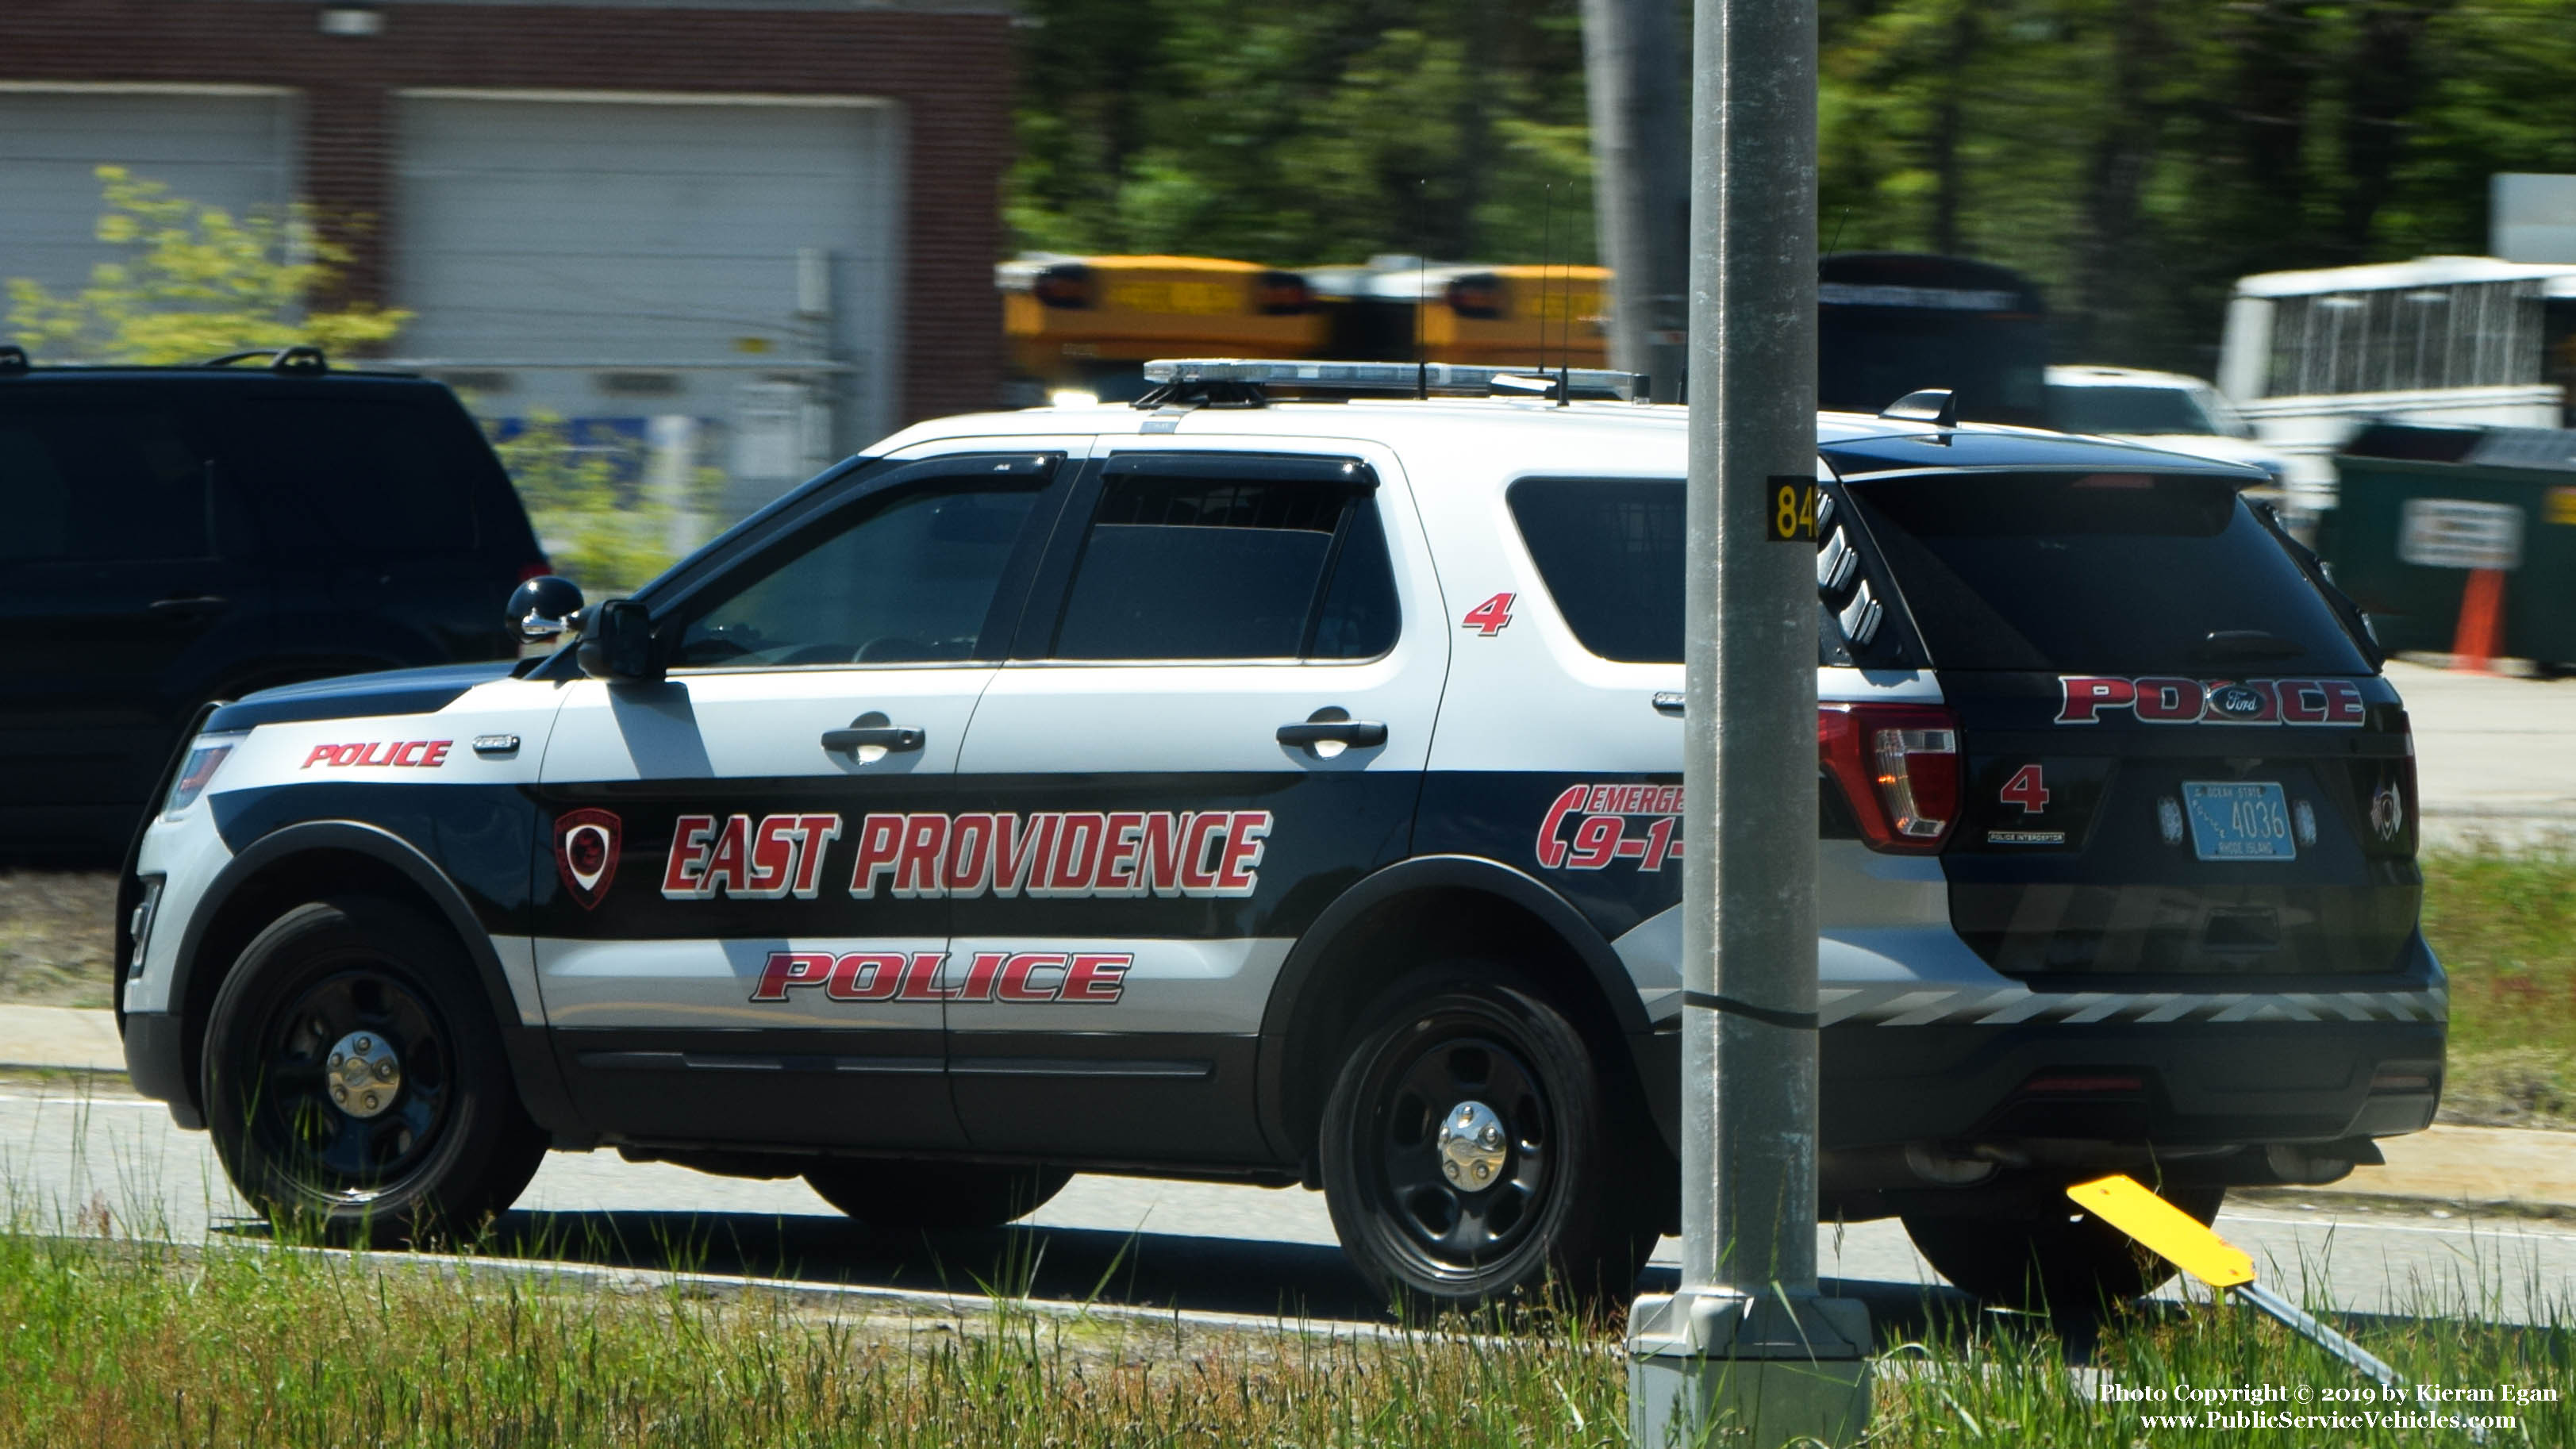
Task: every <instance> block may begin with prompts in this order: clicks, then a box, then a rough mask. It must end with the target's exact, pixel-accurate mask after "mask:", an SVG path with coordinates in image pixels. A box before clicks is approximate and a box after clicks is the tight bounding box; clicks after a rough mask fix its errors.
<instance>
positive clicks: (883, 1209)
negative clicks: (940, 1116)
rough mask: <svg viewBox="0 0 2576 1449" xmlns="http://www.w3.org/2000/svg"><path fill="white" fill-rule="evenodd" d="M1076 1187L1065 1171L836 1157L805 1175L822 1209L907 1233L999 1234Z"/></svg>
mask: <svg viewBox="0 0 2576 1449" xmlns="http://www.w3.org/2000/svg"><path fill="white" fill-rule="evenodd" d="M1072 1180H1073V1173H1072V1172H1071V1171H1069V1170H1068V1169H1065V1168H1061V1167H1000V1166H994V1165H992V1164H989V1163H981V1162H921V1161H907V1160H904V1159H899V1158H884V1157H834V1158H828V1159H826V1160H824V1161H822V1162H820V1163H817V1164H815V1165H814V1166H812V1167H809V1168H807V1169H806V1170H805V1181H806V1182H807V1184H809V1185H810V1186H812V1187H813V1189H814V1191H815V1192H816V1193H817V1194H819V1195H820V1196H821V1197H822V1199H823V1201H825V1202H827V1203H830V1204H831V1205H832V1206H834V1207H836V1208H839V1209H840V1210H841V1211H843V1212H845V1213H848V1214H849V1215H850V1216H851V1217H854V1218H857V1219H858V1220H859V1221H860V1222H863V1223H865V1224H867V1225H868V1226H869V1227H872V1228H886V1229H892V1230H896V1231H908V1232H947V1231H967V1230H971V1229H977V1228H998V1227H1000V1226H1001V1225H1002V1224H1004V1223H1008V1222H1015V1221H1017V1220H1018V1219H1021V1218H1024V1217H1027V1216H1028V1215H1029V1214H1031V1213H1033V1212H1036V1211H1037V1210H1038V1209H1039V1208H1041V1207H1044V1206H1046V1203H1047V1199H1049V1198H1052V1197H1054V1196H1055V1195H1056V1194H1057V1193H1059V1192H1062V1191H1064V1185H1065V1184H1066V1183H1068V1182H1070V1181H1072Z"/></svg>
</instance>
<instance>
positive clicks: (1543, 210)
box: [1538, 181, 1556, 377]
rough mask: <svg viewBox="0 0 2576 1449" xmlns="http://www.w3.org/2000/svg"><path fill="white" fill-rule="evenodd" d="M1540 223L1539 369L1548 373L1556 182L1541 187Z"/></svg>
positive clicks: (1541, 373)
mask: <svg viewBox="0 0 2576 1449" xmlns="http://www.w3.org/2000/svg"><path fill="white" fill-rule="evenodd" d="M1538 194H1539V207H1538V215H1539V223H1538V370H1539V375H1540V376H1541V377H1544V376H1546V375H1547V259H1548V258H1549V257H1550V256H1553V255H1554V254H1555V252H1556V183H1555V182H1553V181H1551V182H1548V183H1547V184H1546V185H1544V186H1541V187H1540V188H1539V193H1538Z"/></svg>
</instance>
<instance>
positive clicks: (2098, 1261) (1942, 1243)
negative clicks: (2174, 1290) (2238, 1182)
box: [1905, 1187, 2227, 1313]
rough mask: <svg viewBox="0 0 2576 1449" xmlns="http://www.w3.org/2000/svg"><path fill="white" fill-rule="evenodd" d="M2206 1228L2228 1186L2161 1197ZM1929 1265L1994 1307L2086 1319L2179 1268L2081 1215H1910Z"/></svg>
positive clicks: (1908, 1222) (1909, 1229)
mask: <svg viewBox="0 0 2576 1449" xmlns="http://www.w3.org/2000/svg"><path fill="white" fill-rule="evenodd" d="M2158 1195H2159V1196H2161V1197H2163V1198H2164V1200H2165V1201H2167V1202H2169V1203H2172V1204H2173V1205H2174V1206H2175V1207H2178V1208H2181V1209H2182V1210H2183V1211H2184V1212H2187V1213H2189V1214H2191V1215H2192V1216H2193V1217H2194V1218H2197V1219H2198V1220H2200V1221H2201V1222H2203V1223H2207V1222H2210V1221H2211V1220H2213V1219H2215V1218H2216V1217H2217V1216H2218V1209H2219V1205H2220V1204H2221V1203H2222V1202H2224V1201H2225V1200H2226V1197H2227V1189H2226V1188H2224V1187H2168V1188H2165V1189H2163V1190H2162V1191H2161V1192H2160V1193H2159V1194H2158ZM1905 1232H1906V1235H1907V1236H1908V1237H1911V1238H1912V1239H1914V1246H1915V1247H1916V1248H1917V1249H1919V1250H1920V1251H1921V1252H1922V1254H1923V1257H1924V1259H1925V1260H1926V1261H1928V1262H1930V1263H1931V1265H1932V1266H1933V1267H1934V1268H1937V1269H1939V1270H1940V1273H1941V1276H1942V1277H1944V1278H1947V1279H1949V1280H1950V1281H1951V1282H1952V1283H1953V1284H1955V1285H1957V1286H1958V1287H1959V1288H1960V1289H1962V1290H1964V1291H1966V1292H1968V1293H1973V1294H1975V1295H1976V1296H1977V1297H1979V1298H1982V1299H1985V1300H1986V1301H1987V1302H1989V1303H1998V1304H2002V1305H2004V1306H2007V1307H2012V1308H2025V1309H2031V1310H2034V1311H2040V1310H2048V1311H2054V1312H2057V1313H2083V1312H2088V1311H2090V1310H2092V1309H2095V1308H2098V1307H2100V1306H2101V1305H2103V1304H2104V1303H2125V1302H2127V1301H2128V1300H2129V1299H2132V1298H2136V1297H2140V1296H2142V1295H2144V1294H2148V1293H2152V1292H2154V1291H2155V1290H2156V1289H2158V1288H2160V1287H2162V1286H2164V1284H2165V1282H2166V1281H2167V1280H2168V1279H2170V1278H2172V1277H2173V1275H2174V1267H2173V1265H2172V1264H2170V1263H2168V1262H2166V1261H2165V1260H2164V1259H2162V1258H2159V1257H2157V1256H2156V1255H2155V1254H2153V1253H2151V1252H2149V1251H2147V1250H2146V1249H2145V1248H2143V1247H2140V1246H2139V1245H2138V1244H2137V1242H2136V1241H2135V1240H2133V1239H2131V1238H2130V1237H2129V1235H2128V1234H2126V1233H2123V1232H2121V1231H2120V1230H2119V1229H2117V1228H2115V1227H2112V1226H2111V1225H2110V1224H2109V1223H2106V1222H2103V1221H2102V1220H2101V1219H2099V1218H2096V1217H2094V1216H2093V1215H2091V1214H2089V1213H2081V1212H2076V1211H2074V1210H2073V1208H2072V1205H2071V1204H2070V1205H2069V1206H2068V1209H2067V1210H2066V1211H2064V1212H2048V1213H2038V1214H2032V1215H2029V1216H2024V1217H1968V1216H1959V1217H1952V1216H1931V1215H1926V1214H1920V1213H1908V1214H1906V1215H1905Z"/></svg>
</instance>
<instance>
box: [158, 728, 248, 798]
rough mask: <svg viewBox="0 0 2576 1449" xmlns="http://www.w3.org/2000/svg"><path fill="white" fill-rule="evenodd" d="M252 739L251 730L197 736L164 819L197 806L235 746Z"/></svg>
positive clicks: (174, 787)
mask: <svg viewBox="0 0 2576 1449" xmlns="http://www.w3.org/2000/svg"><path fill="white" fill-rule="evenodd" d="M249 738H250V731H248V730H234V731H230V732H228V733H224V734H214V735H199V736H197V738H196V742H195V743H193V744H191V745H189V746H188V763H187V764H185V765H183V766H181V767H180V769H179V778H178V779H177V780H174V781H172V782H171V785H170V798H169V800H168V801H166V802H165V803H164V804H163V805H162V807H161V818H162V819H164V820H168V819H171V818H172V817H174V816H176V815H177V814H178V813H179V812H180V811H182V810H185V809H187V808H188V807H189V806H191V805H194V804H196V803H197V797H198V796H200V795H203V794H204V793H206V786H207V785H208V784H209V783H211V782H212V781H213V780H214V778H215V771H217V770H220V769H222V768H223V767H224V761H225V759H226V758H228V757H229V756H230V755H231V754H232V752H233V746H235V745H238V744H240V743H241V742H242V741H244V740H246V739H249Z"/></svg>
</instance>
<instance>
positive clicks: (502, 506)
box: [0, 348, 546, 859]
mask: <svg viewBox="0 0 2576 1449" xmlns="http://www.w3.org/2000/svg"><path fill="white" fill-rule="evenodd" d="M229 361H230V362H232V363H235V364H238V363H241V362H245V361H250V362H265V363H266V364H267V365H265V366H238V365H220V364H211V363H210V364H205V365H200V366H192V367H156V368H139V367H138V368H76V367H60V368H50V367H49V368H30V367H29V366H28V364H27V357H26V354H25V353H24V352H22V351H20V350H18V349H16V348H0V658H6V659H7V660H8V663H9V667H8V669H7V670H6V671H0V851H5V852H8V853H10V854H14V855H20V856H40V857H50V858H71V859H77V858H81V857H85V856H88V857H94V856H99V855H113V854H114V853H116V852H117V851H120V850H122V849H123V848H124V846H125V845H126V842H127V841H128V839H129V838H130V837H131V836H132V835H133V833H134V829H135V822H136V819H137V818H138V817H139V816H140V815H141V814H142V812H143V807H144V801H145V798H146V797H147V796H149V795H150V794H151V793H152V790H153V784H154V780H155V778H156V777H157V776H158V775H159V774H160V772H161V767H162V765H163V763H164V762H165V761H167V760H168V759H169V758H170V752H171V749H172V747H173V745H174V744H175V743H176V742H177V737H178V735H179V732H180V731H181V730H182V729H183V728H184V727H185V726H186V725H187V723H188V719H189V716H190V715H191V714H192V713H193V712H194V711H195V709H196V708H197V706H198V705H199V704H201V703H203V702H204V701H206V700H210V699H227V698H233V697H237V696H239V695H242V694H246V693H248V692H250V691H252V690H256V689H263V688H267V687H269V686H272V685H279V684H288V683H293V682H295V681H298V680H307V679H318V678H323V677H326V676H330V675H338V674H352V673H357V672H360V671H364V670H376V669H386V668H392V667H396V666H401V665H421V664H440V663H448V662H452V661H461V660H487V659H504V658H509V657H511V656H512V655H514V654H516V653H517V650H518V641H517V640H515V639H514V638H512V637H511V636H510V635H509V634H508V633H507V632H506V631H505V630H503V629H502V628H501V627H500V623H499V621H498V620H496V619H495V618H493V616H492V600H493V599H494V598H495V597H498V596H499V595H501V594H504V593H507V592H508V590H509V588H510V586H511V585H512V583H513V582H515V581H516V580H519V579H522V578H527V577H532V576H534V575H537V574H541V573H543V572H545V571H546V565H545V559H544V556H543V554H542V553H540V552H539V550H538V547H537V540H536V536H535V534H534V533H533V532H531V531H530V529H529V527H528V519H527V515H526V514H525V513H524V512H523V511H521V509H520V507H519V502H518V497H517V495H516V494H514V493H513V492H512V491H511V489H510V481H509V478H508V477H507V475H505V474H504V473H503V472H502V471H501V465H500V461H499V460H498V459H497V458H495V457H494V456H493V454H492V449H491V447H490V446H489V445H488V444H487V443H486V442H485V441H484V439H483V437H482V435H481V433H480V432H479V431H478V430H477V429H476V428H475V426H474V423H473V420H472V419H471V418H469V417H467V416H466V413H465V409H464V408H463V407H462V406H461V405H460V404H459V403H458V402H457V400H456V395H455V394H454V393H452V392H450V391H448V389H447V388H446V387H445V386H444V385H442V384H440V383H436V382H432V381H429V380H426V379H423V378H416V377H405V376H399V375H392V374H370V373H353V372H344V371H332V370H330V369H329V367H328V366H327V364H326V363H325V362H324V360H323V358H322V355H321V354H320V353H319V352H316V351H314V350H313V349H310V348H293V349H288V350H286V351H284V352H280V353H276V354H268V353H257V354H250V355H248V356H247V357H241V358H234V359H230V360H229Z"/></svg>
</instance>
